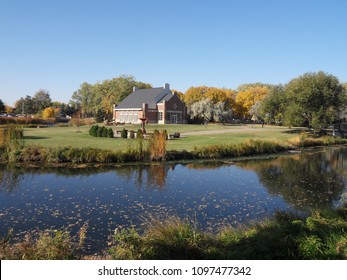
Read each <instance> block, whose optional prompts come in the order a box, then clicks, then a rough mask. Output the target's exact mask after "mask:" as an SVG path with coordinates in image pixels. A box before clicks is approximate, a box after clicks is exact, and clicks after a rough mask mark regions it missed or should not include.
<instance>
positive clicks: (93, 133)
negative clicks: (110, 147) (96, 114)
mask: <svg viewBox="0 0 347 280" xmlns="http://www.w3.org/2000/svg"><path fill="white" fill-rule="evenodd" d="M98 129H99V126H98V125H92V126H91V128H90V129H89V135H91V136H94V137H97V136H98Z"/></svg>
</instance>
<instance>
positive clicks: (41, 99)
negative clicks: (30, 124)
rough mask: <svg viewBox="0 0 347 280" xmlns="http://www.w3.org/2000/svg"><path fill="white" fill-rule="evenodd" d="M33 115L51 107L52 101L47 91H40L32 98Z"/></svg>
mask: <svg viewBox="0 0 347 280" xmlns="http://www.w3.org/2000/svg"><path fill="white" fill-rule="evenodd" d="M32 100H33V109H34V113H39V112H41V111H42V110H44V109H45V108H47V107H50V106H51V105H52V99H51V97H50V95H49V92H48V90H45V89H40V90H39V91H37V92H36V93H35V95H34V97H33V98H32Z"/></svg>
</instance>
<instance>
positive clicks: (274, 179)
mask: <svg viewBox="0 0 347 280" xmlns="http://www.w3.org/2000/svg"><path fill="white" fill-rule="evenodd" d="M346 163H347V149H345V148H344V149H341V148H337V147H333V148H327V149H325V150H324V151H314V150H313V151H310V152H304V153H300V154H296V155H293V156H286V157H279V158H277V159H272V160H262V161H249V162H244V163H240V164H238V165H239V166H241V167H242V168H246V169H249V170H253V171H255V172H256V173H257V175H258V177H259V180H260V182H261V183H262V184H263V185H264V187H265V188H267V189H268V190H269V193H270V194H271V195H277V196H282V197H283V198H284V199H285V200H286V202H287V203H290V204H292V205H293V206H294V207H295V208H296V209H298V210H305V209H314V208H328V207H333V206H336V204H337V203H338V202H339V200H340V199H341V196H342V193H343V192H344V190H345V188H346V177H345V174H346V167H347V165H346Z"/></svg>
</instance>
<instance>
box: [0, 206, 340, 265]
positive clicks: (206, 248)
mask: <svg viewBox="0 0 347 280" xmlns="http://www.w3.org/2000/svg"><path fill="white" fill-rule="evenodd" d="M86 230H87V228H86V227H85V226H84V228H82V229H81V230H80V233H79V234H78V235H77V236H76V238H75V239H74V238H73V237H71V236H70V234H69V232H68V231H66V230H64V229H63V230H59V231H51V230H50V231H49V230H48V231H42V232H39V233H38V234H36V237H35V236H32V235H28V236H26V237H25V238H24V240H17V241H16V242H11V241H10V240H9V238H3V239H2V241H1V239H0V241H1V243H0V244H1V246H0V259H81V258H82V259H93V258H94V259H131V260H134V259H155V260H158V259H170V260H171V259H179V260H182V259H193V260H194V259H195V260H200V259H224V260H225V259H239V260H240V259H244V260H252V259H253V260H276V259H283V260H286V259H294V260H295V259H296V260H314V259H322V260H329V259H347V235H346V231H347V205H344V206H342V207H340V208H338V209H334V210H320V211H314V212H312V213H311V214H310V215H309V216H308V217H306V218H303V217H298V216H296V215H295V214H293V213H288V212H277V213H276V214H275V216H274V218H273V219H267V220H264V221H261V222H258V223H256V224H252V225H249V226H244V227H243V228H232V227H225V228H224V229H221V230H220V231H219V232H218V233H214V234H212V233H208V232H203V231H201V230H199V229H198V228H197V227H196V226H195V224H194V223H193V222H190V221H187V220H181V219H179V218H175V217H169V218H167V219H166V220H159V219H155V218H149V219H148V220H147V221H146V223H145V228H144V231H143V232H142V233H139V232H138V231H136V230H135V229H134V228H122V229H116V230H115V233H114V236H113V241H112V242H110V243H109V247H108V249H107V250H106V252H99V254H97V255H96V256H95V255H94V256H86V255H83V254H81V253H82V252H83V248H82V245H83V238H84V236H85V233H86ZM12 234H13V233H12Z"/></svg>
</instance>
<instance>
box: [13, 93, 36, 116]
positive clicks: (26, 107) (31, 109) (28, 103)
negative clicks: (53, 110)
mask: <svg viewBox="0 0 347 280" xmlns="http://www.w3.org/2000/svg"><path fill="white" fill-rule="evenodd" d="M15 107H16V110H15V112H16V113H17V114H35V113H36V111H35V106H34V101H33V99H32V98H31V96H30V95H27V96H25V98H23V97H22V98H21V99H19V100H17V101H16V103H15Z"/></svg>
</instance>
